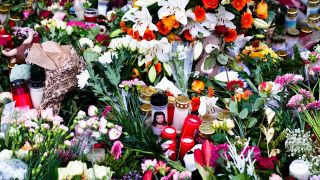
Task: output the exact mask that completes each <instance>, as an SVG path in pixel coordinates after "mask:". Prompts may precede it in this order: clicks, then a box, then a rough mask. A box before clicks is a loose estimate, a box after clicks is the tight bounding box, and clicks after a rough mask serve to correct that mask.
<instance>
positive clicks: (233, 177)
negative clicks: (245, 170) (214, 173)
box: [232, 174, 251, 180]
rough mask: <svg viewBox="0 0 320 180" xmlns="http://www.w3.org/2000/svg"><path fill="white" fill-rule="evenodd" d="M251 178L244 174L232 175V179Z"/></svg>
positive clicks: (248, 179)
mask: <svg viewBox="0 0 320 180" xmlns="http://www.w3.org/2000/svg"><path fill="white" fill-rule="evenodd" d="M250 179H251V178H250V177H249V176H248V175H246V174H237V175H235V176H232V180H250Z"/></svg>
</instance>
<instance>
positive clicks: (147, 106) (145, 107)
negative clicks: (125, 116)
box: [140, 104, 152, 114]
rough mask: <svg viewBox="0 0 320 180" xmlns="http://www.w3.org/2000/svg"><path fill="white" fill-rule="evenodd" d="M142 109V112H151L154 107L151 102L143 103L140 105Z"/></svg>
mask: <svg viewBox="0 0 320 180" xmlns="http://www.w3.org/2000/svg"><path fill="white" fill-rule="evenodd" d="M140 110H141V112H143V113H145V114H147V113H149V112H151V110H152V107H151V105H150V104H142V105H141V106H140Z"/></svg>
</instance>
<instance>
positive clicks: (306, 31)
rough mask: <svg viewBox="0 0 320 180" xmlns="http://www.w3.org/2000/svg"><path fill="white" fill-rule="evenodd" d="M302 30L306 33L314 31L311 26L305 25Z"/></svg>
mask: <svg viewBox="0 0 320 180" xmlns="http://www.w3.org/2000/svg"><path fill="white" fill-rule="evenodd" d="M301 32H303V33H305V34H311V33H312V29H311V28H309V27H306V26H304V27H302V28H301Z"/></svg>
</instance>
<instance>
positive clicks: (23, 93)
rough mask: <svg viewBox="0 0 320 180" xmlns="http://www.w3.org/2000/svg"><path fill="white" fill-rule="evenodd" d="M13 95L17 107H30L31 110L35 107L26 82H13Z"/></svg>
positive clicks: (20, 80)
mask: <svg viewBox="0 0 320 180" xmlns="http://www.w3.org/2000/svg"><path fill="white" fill-rule="evenodd" d="M11 93H12V97H13V100H14V101H15V102H16V107H21V108H25V107H29V108H30V109H31V108H32V107H33V106H32V102H31V98H30V94H29V90H28V88H27V84H26V82H25V80H23V79H18V80H15V81H13V82H11Z"/></svg>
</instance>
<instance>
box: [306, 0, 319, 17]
mask: <svg viewBox="0 0 320 180" xmlns="http://www.w3.org/2000/svg"><path fill="white" fill-rule="evenodd" d="M319 3H320V1H319V0H309V1H308V5H307V14H306V15H307V16H309V15H310V14H318V13H319Z"/></svg>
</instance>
